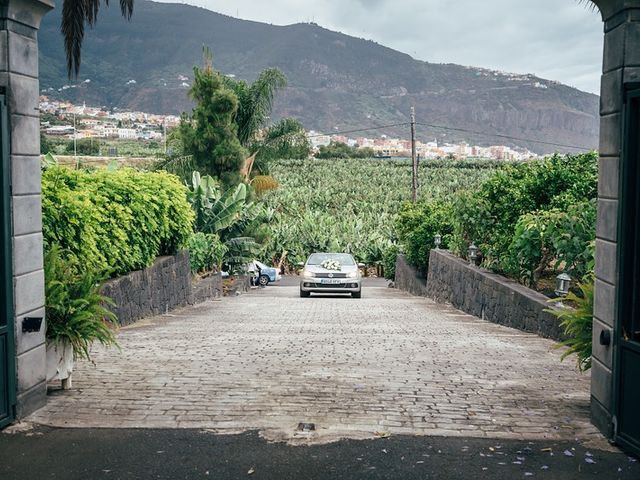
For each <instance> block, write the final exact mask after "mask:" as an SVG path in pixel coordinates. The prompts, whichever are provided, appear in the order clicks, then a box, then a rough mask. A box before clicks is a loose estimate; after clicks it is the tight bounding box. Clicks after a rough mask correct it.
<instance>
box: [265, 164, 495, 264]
mask: <svg viewBox="0 0 640 480" xmlns="http://www.w3.org/2000/svg"><path fill="white" fill-rule="evenodd" d="M502 165H503V162H494V161H488V160H467V161H446V160H430V161H424V162H421V163H420V169H419V179H420V190H419V196H420V198H421V199H424V200H426V201H428V200H444V199H448V198H450V197H451V196H453V195H454V194H455V193H456V192H458V191H460V190H468V189H474V188H477V186H478V185H480V184H481V183H482V181H483V180H485V179H486V178H488V177H489V176H490V175H491V174H492V173H493V172H494V171H495V170H496V169H497V168H501V166H502ZM271 174H272V175H273V177H274V178H275V179H276V180H277V181H278V183H279V184H280V187H279V188H278V189H277V190H274V191H270V192H266V193H265V194H264V199H265V201H266V205H267V206H268V207H269V208H270V209H272V210H273V211H274V214H273V218H272V220H271V221H270V222H269V229H270V234H269V239H268V241H267V244H266V252H265V256H264V258H265V260H268V261H271V260H273V261H275V262H277V261H278V260H279V259H280V256H281V254H282V252H283V251H284V250H286V251H287V252H288V255H287V262H288V263H289V265H295V264H296V263H297V262H301V261H304V260H306V257H307V255H309V254H310V253H313V252H314V251H345V252H349V253H352V254H353V255H354V256H355V257H356V258H358V260H359V261H362V262H365V263H375V262H378V261H381V260H382V259H383V253H384V252H385V251H386V250H387V249H388V248H389V247H390V246H391V245H392V240H394V239H395V238H396V234H395V231H394V230H395V228H394V225H395V218H396V216H397V213H398V210H399V209H400V207H401V205H402V204H403V202H405V201H407V200H409V199H410V198H411V163H410V161H407V160H381V159H362V160H357V161H354V160H335V159H332V160H319V159H308V160H278V161H274V162H272V164H271ZM441 233H443V232H441Z"/></svg>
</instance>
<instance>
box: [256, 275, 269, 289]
mask: <svg viewBox="0 0 640 480" xmlns="http://www.w3.org/2000/svg"><path fill="white" fill-rule="evenodd" d="M258 285H260V286H261V287H266V286H267V285H269V276H268V275H260V276H259V277H258Z"/></svg>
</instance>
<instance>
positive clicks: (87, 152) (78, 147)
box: [65, 138, 100, 156]
mask: <svg viewBox="0 0 640 480" xmlns="http://www.w3.org/2000/svg"><path fill="white" fill-rule="evenodd" d="M65 153H66V154H67V155H73V154H74V153H76V154H77V155H84V156H95V155H99V154H100V143H99V142H98V141H97V140H95V139H93V138H81V139H79V140H76V142H75V146H74V143H73V140H70V141H68V142H67V146H66V147H65Z"/></svg>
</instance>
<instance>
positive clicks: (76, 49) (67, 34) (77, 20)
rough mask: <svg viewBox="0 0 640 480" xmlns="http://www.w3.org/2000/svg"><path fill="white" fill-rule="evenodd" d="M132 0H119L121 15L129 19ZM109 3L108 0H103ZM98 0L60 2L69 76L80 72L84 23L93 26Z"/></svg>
mask: <svg viewBox="0 0 640 480" xmlns="http://www.w3.org/2000/svg"><path fill="white" fill-rule="evenodd" d="M133 2H134V0H120V10H121V11H122V16H123V17H124V18H126V19H127V20H129V19H130V18H131V15H132V14H133ZM104 4H105V5H107V6H108V5H109V0H104ZM100 5H101V1H100V0H64V1H63V4H62V25H61V26H60V30H61V31H62V36H63V37H64V50H65V53H66V55H67V73H68V75H69V77H70V78H71V77H77V76H78V73H79V72H80V58H81V55H80V52H81V50H82V40H83V39H84V29H85V25H89V27H93V26H94V25H95V23H96V20H97V19H98V10H100Z"/></svg>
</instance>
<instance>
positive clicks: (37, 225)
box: [0, 0, 53, 418]
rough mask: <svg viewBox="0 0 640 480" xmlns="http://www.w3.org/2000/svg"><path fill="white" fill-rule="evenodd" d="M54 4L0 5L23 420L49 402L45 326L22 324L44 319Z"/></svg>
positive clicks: (20, 1)
mask: <svg viewBox="0 0 640 480" xmlns="http://www.w3.org/2000/svg"><path fill="white" fill-rule="evenodd" d="M52 8H53V2H52V1H50V0H7V1H4V2H2V5H0V20H1V22H0V91H2V93H4V94H5V96H6V103H7V109H8V116H7V119H6V120H7V121H8V124H9V149H8V150H9V152H8V153H9V162H10V167H11V168H10V171H11V185H12V187H11V220H12V221H11V223H12V242H11V246H12V251H13V255H12V258H13V262H12V275H13V307H14V308H13V312H14V329H13V331H14V336H15V353H16V357H15V365H16V369H15V371H16V377H17V378H16V379H17V390H16V400H17V402H16V416H17V418H21V417H24V416H25V415H28V414H29V413H31V412H32V411H34V410H36V409H37V408H39V407H41V406H43V405H44V404H45V401H46V382H45V376H46V367H45V350H46V347H45V338H44V333H45V325H44V322H43V324H42V326H41V328H40V331H38V332H28V333H27V332H23V331H22V322H23V320H24V318H25V317H40V318H44V272H43V255H42V220H41V208H40V193H41V191H40V189H41V187H40V131H39V122H40V114H39V111H38V92H39V87H38V41H37V33H38V28H39V27H40V20H41V19H42V17H43V16H44V15H45V14H46V13H47V12H48V11H49V10H51V9H52Z"/></svg>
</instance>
